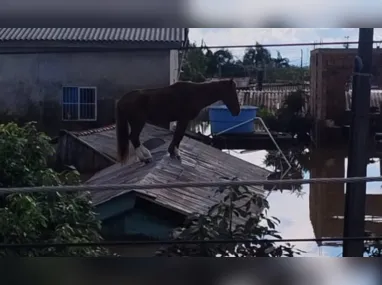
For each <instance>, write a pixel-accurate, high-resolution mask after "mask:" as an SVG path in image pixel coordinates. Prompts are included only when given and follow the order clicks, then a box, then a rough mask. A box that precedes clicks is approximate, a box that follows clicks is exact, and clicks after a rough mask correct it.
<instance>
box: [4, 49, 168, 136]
mask: <svg viewBox="0 0 382 285" xmlns="http://www.w3.org/2000/svg"><path fill="white" fill-rule="evenodd" d="M170 73H171V72H170V52H169V51H168V50H127V51H108V52H71V53H26V54H22V53H21V54H0V74H1V76H0V121H6V120H9V118H12V119H14V118H15V117H17V118H19V119H20V120H21V121H29V120H36V121H38V122H39V123H40V126H43V127H44V130H46V131H48V132H52V131H53V132H57V130H58V129H59V128H66V129H71V130H77V129H84V128H91V127H98V126H102V125H106V124H110V123H112V122H113V121H114V106H115V101H116V99H118V98H120V97H121V96H122V95H123V94H124V93H126V92H128V91H130V90H132V89H136V88H155V87H160V86H164V85H168V84H169V82H170ZM65 85H66V86H68V85H69V86H95V87H97V99H98V120H97V122H87V123H85V122H81V123H78V122H74V123H73V122H70V123H69V122H62V120H61V118H62V115H61V114H62V112H61V106H60V102H61V96H62V87H63V86H65ZM52 135H53V133H52Z"/></svg>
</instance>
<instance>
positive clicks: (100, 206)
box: [58, 124, 270, 255]
mask: <svg viewBox="0 0 382 285" xmlns="http://www.w3.org/2000/svg"><path fill="white" fill-rule="evenodd" d="M172 135H173V133H172V132H171V131H170V130H167V129H163V128H160V127H157V126H153V125H150V124H146V126H145V128H144V129H143V132H142V135H141V140H142V142H143V144H144V145H145V146H146V147H147V148H148V149H150V151H151V153H152V155H153V159H154V160H153V162H151V163H149V164H145V163H142V162H138V161H137V160H136V158H135V157H134V151H131V157H130V159H129V161H128V162H127V163H126V164H125V165H120V164H119V163H116V138H115V126H109V127H106V128H102V129H95V130H89V131H83V132H62V133H61V136H60V138H59V145H58V157H59V158H60V160H61V164H69V165H70V164H71V165H74V166H76V167H77V168H78V169H80V171H82V172H83V173H84V172H87V173H88V174H87V177H90V176H91V178H90V179H88V180H87V182H86V183H85V184H88V185H106V184H114V185H115V184H143V185H149V184H162V183H175V182H212V181H223V177H228V178H238V179H239V180H256V179H266V178H267V176H268V175H269V174H270V172H269V171H267V170H265V169H263V168H261V167H258V166H256V165H253V164H251V163H249V162H246V161H244V160H241V159H240V158H237V157H234V156H231V155H229V154H227V153H225V152H222V151H220V150H218V149H216V148H214V147H212V146H208V145H205V144H203V143H202V142H199V141H196V140H194V139H192V138H189V137H185V138H184V139H183V141H182V143H181V145H180V153H181V156H182V161H181V162H179V161H176V160H173V159H171V158H169V156H168V155H167V147H168V145H169V143H170V141H171V139H172ZM80 153H81V154H80ZM101 168H103V169H101ZM96 171H97V173H95V174H94V175H92V174H91V173H94V172H96ZM251 189H252V191H254V192H255V193H257V194H258V195H261V196H264V195H266V193H267V191H265V190H264V189H263V188H262V187H251ZM216 190H217V189H215V188H213V189H212V188H205V187H202V188H197V187H188V188H171V189H168V188H164V189H154V190H143V189H136V190H124V189H121V190H118V191H108V190H105V191H96V192H94V193H93V194H92V199H93V203H94V205H95V206H96V211H97V212H98V214H99V217H100V219H101V220H102V223H103V234H104V236H105V237H107V238H108V239H132V238H139V239H162V240H163V239H168V238H169V234H170V232H171V231H172V230H173V229H174V228H176V227H177V226H180V225H182V223H183V222H184V219H185V217H186V216H187V215H189V214H191V213H202V214H203V213H206V212H207V211H208V209H209V208H210V207H211V206H213V205H214V204H216V203H217V202H218V201H219V199H221V196H219V195H218V194H217V193H216ZM253 211H255V212H256V211H259V209H254V210H253ZM125 249H126V251H128V252H129V254H132V253H131V252H130V251H129V249H128V248H125ZM142 250H144V252H145V254H152V252H153V248H151V251H146V250H148V249H147V248H142ZM136 254H137V255H140V254H142V251H139V253H138V252H136Z"/></svg>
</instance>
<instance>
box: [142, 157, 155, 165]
mask: <svg viewBox="0 0 382 285" xmlns="http://www.w3.org/2000/svg"><path fill="white" fill-rule="evenodd" d="M143 162H144V163H145V164H149V163H151V162H153V159H152V158H147V159H145V160H143Z"/></svg>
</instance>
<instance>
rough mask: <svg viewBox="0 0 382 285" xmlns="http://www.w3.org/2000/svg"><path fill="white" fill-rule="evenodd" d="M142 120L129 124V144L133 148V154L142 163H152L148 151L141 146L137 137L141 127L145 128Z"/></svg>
mask: <svg viewBox="0 0 382 285" xmlns="http://www.w3.org/2000/svg"><path fill="white" fill-rule="evenodd" d="M145 123H146V122H145V121H144V120H136V121H133V122H131V123H130V128H131V133H130V141H131V144H132V145H133V146H134V148H135V153H136V155H137V157H138V159H139V160H140V161H142V162H146V163H147V162H150V161H152V156H151V153H150V151H149V150H148V149H147V148H145V146H144V145H142V144H141V141H140V140H139V136H140V134H141V132H142V129H143V127H144V126H145Z"/></svg>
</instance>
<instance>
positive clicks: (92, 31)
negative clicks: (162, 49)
mask: <svg viewBox="0 0 382 285" xmlns="http://www.w3.org/2000/svg"><path fill="white" fill-rule="evenodd" d="M186 37H187V35H186V29H185V28H0V41H2V42H4V41H80V42H94V41H95V42H110V41H112V42H126V41H127V42H183V41H185V40H186Z"/></svg>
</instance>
